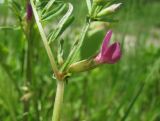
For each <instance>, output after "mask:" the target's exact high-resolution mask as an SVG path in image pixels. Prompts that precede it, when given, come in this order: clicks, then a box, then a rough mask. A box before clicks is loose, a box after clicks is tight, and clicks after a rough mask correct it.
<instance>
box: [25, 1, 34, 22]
mask: <svg viewBox="0 0 160 121" xmlns="http://www.w3.org/2000/svg"><path fill="white" fill-rule="evenodd" d="M26 12H27V15H26V19H27V21H31V20H32V17H33V11H32V6H31V4H30V3H29V2H28V3H27V8H26Z"/></svg>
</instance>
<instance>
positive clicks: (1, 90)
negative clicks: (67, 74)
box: [0, 0, 160, 121]
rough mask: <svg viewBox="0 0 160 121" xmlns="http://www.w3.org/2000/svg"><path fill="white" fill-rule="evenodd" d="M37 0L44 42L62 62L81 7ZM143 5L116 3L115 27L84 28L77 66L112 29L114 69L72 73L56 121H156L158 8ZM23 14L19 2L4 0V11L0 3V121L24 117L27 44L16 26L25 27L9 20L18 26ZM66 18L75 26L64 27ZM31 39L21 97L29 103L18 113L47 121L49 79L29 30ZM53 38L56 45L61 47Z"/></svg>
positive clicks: (139, 0)
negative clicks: (116, 53) (117, 51)
mask: <svg viewBox="0 0 160 121" xmlns="http://www.w3.org/2000/svg"><path fill="white" fill-rule="evenodd" d="M39 1H40V3H38V4H37V7H38V10H39V15H41V17H42V19H43V20H45V21H44V22H43V24H44V25H46V26H47V27H46V28H45V32H46V33H51V34H48V35H49V37H50V38H51V40H52V41H53V40H56V41H55V44H56V46H54V48H53V47H52V43H51V47H52V51H53V52H54V54H55V55H56V54H57V53H58V54H59V55H60V56H64V59H66V57H67V56H68V50H69V49H70V46H71V45H73V42H74V41H75V40H76V39H77V35H79V34H80V33H81V31H80V30H81V28H82V27H81V26H82V23H83V22H84V21H85V17H84V16H85V15H86V11H87V6H86V1H78V2H77V1H76V0H68V1H69V2H71V3H72V4H73V7H74V10H75V11H73V12H72V9H71V8H72V7H71V6H70V7H69V6H68V4H67V3H66V2H67V0H65V2H64V0H63V1H62V0H61V1H56V4H55V5H54V6H53V3H54V0H51V1H52V2H50V3H49V4H47V3H48V0H46V1H43V0H39ZM87 1H89V0H87ZM147 1H149V0H147ZM147 1H145V0H130V1H127V0H126V1H124V0H121V1H118V2H122V3H123V7H122V11H121V12H120V13H118V14H117V16H118V17H117V18H118V19H119V20H120V21H119V22H118V23H114V24H111V25H109V26H108V24H107V27H106V25H105V24H103V23H100V24H97V25H96V26H93V27H92V28H90V30H89V32H88V35H87V37H86V40H85V41H84V43H83V45H82V48H81V52H80V54H79V56H78V57H77V58H78V59H79V60H81V59H86V58H88V57H90V56H92V55H94V54H96V53H97V52H98V51H99V48H100V44H101V42H102V40H103V38H104V35H105V33H106V31H107V30H108V29H109V28H111V29H112V28H113V27H114V33H115V34H114V36H113V38H112V39H113V40H119V41H120V42H121V43H122V44H123V45H122V46H123V56H122V59H121V61H120V62H119V63H117V64H116V65H104V66H101V67H100V68H97V69H94V70H92V71H90V72H85V73H81V74H80V75H77V74H75V75H73V77H72V78H71V79H70V80H69V81H68V83H66V87H65V97H64V104H63V106H64V107H63V109H62V110H63V115H62V121H159V120H160V108H159V107H160V97H159V95H160V54H159V53H160V46H159V45H160V35H159V32H160V16H159V9H160V2H159V1H158V0H154V1H149V2H147ZM8 5H9V6H11V7H10V8H11V9H10V8H9V7H8ZM50 5H51V6H50ZM44 6H46V7H44ZM13 8H14V9H13ZM41 8H45V10H42V9H41ZM58 8H61V11H59V10H60V9H58ZM88 8H89V9H90V3H88ZM25 9H26V6H25V2H24V1H19V0H14V1H12V2H10V0H9V3H7V0H6V3H5V4H4V5H3V4H1V5H0V11H2V13H0V18H1V19H0V26H1V27H0V120H2V121H23V117H24V114H23V100H22V97H23V98H24V92H25V91H26V87H25V85H24V82H25V80H26V72H27V66H26V65H27V50H28V49H27V47H28V40H27V38H26V35H25V34H24V31H23V28H20V26H22V25H23V26H25V25H26V23H23V22H22V23H21V24H22V25H20V21H19V18H17V16H20V17H21V19H22V20H24V19H25V17H24V16H25ZM13 10H14V11H13ZM56 13H57V15H58V17H57V15H56ZM73 15H74V18H75V22H74V23H73V24H72V22H73ZM59 16H60V17H59ZM59 20H60V22H59ZM107 21H108V20H107ZM31 24H32V23H31ZM71 24H72V26H70V25H71ZM69 26H70V28H69V29H67V28H68V27H69ZM24 29H25V28H24ZM31 33H32V34H31V41H30V42H31V43H30V45H31V46H30V47H31V50H32V51H31V57H32V59H31V60H32V61H31V65H32V75H30V76H32V81H31V83H30V85H29V91H28V92H27V93H26V94H28V95H30V96H28V97H27V95H25V98H26V97H27V98H29V100H30V112H29V113H28V114H26V115H28V116H29V121H49V120H51V115H52V109H53V101H54V97H55V89H56V81H55V80H54V79H53V78H52V76H53V73H52V71H51V68H50V64H49V63H48V62H49V61H48V57H47V55H46V53H45V50H44V49H43V44H42V42H41V38H40V36H39V33H38V29H37V27H36V26H35V25H33V28H32V32H31ZM60 35H62V36H60ZM57 38H58V39H57ZM57 40H62V41H63V44H62V43H60V42H58V41H57ZM62 41H61V42H62ZM58 46H60V47H61V48H58ZM62 48H64V52H63V53H62V50H61V49H62ZM58 49H59V50H58ZM71 49H72V48H71ZM57 63H58V60H57Z"/></svg>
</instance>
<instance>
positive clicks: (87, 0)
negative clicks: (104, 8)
mask: <svg viewBox="0 0 160 121" xmlns="http://www.w3.org/2000/svg"><path fill="white" fill-rule="evenodd" d="M86 3H87V8H88V11H89V13H91V9H92V4H91V0H86Z"/></svg>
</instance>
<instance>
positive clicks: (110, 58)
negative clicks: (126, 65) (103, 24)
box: [102, 42, 121, 64]
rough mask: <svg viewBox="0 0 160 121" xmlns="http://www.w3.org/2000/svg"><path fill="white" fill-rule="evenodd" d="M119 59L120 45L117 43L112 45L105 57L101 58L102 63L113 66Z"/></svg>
mask: <svg viewBox="0 0 160 121" xmlns="http://www.w3.org/2000/svg"><path fill="white" fill-rule="evenodd" d="M120 57H121V49H120V44H119V43H118V42H116V43H114V44H112V45H111V46H110V47H109V48H108V50H107V52H106V53H105V55H104V56H103V57H102V60H103V62H104V63H110V64H113V63H115V62H117V61H118V60H119V59H120Z"/></svg>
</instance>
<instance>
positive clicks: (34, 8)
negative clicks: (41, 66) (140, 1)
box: [30, 0, 58, 75]
mask: <svg viewBox="0 0 160 121" xmlns="http://www.w3.org/2000/svg"><path fill="white" fill-rule="evenodd" d="M30 1H31V5H32V9H33V13H34V17H35V20H36V23H37V26H38V29H39V32H40V35H41V37H42V40H43V44H44V46H45V49H46V51H47V54H48V57H49V60H50V63H51V66H52V69H53V71H54V73H55V75H56V74H57V72H58V69H57V65H56V62H55V58H54V56H53V55H52V51H51V48H50V46H49V45H48V41H47V37H46V35H45V32H44V30H43V27H42V24H41V22H40V19H39V16H38V13H37V10H36V7H35V5H34V3H33V0H30Z"/></svg>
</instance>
